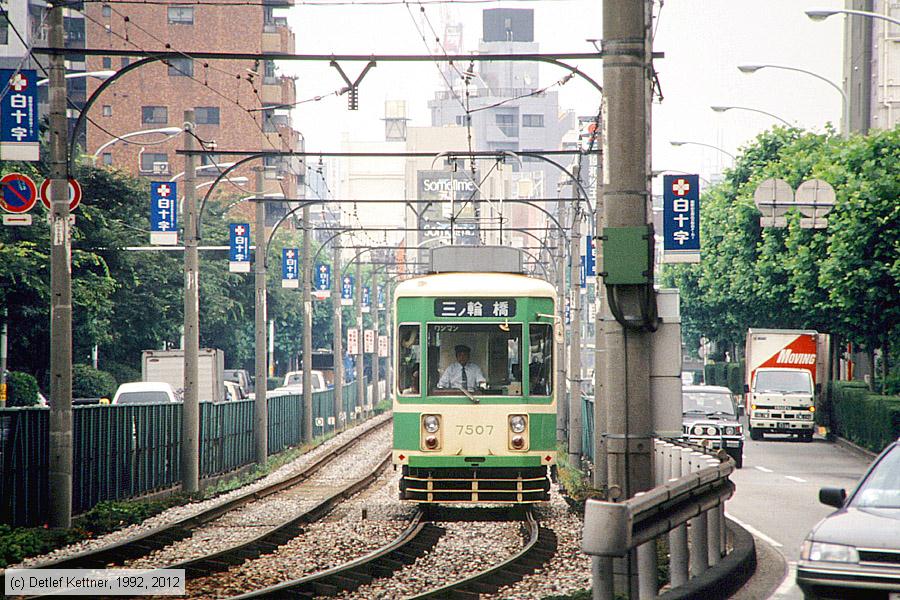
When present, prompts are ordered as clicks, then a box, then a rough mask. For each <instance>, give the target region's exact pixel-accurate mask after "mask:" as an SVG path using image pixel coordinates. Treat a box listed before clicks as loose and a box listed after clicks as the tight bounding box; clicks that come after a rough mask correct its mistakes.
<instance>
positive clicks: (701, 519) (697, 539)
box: [688, 452, 709, 577]
mask: <svg viewBox="0 0 900 600" xmlns="http://www.w3.org/2000/svg"><path fill="white" fill-rule="evenodd" d="M705 460H706V455H705V454H703V453H702V452H692V453H691V454H690V458H689V461H690V467H689V468H690V471H691V472H692V473H696V472H697V471H699V470H700V469H702V468H703V466H704V464H705ZM688 531H690V537H691V552H690V556H691V577H697V576H699V575H703V574H704V573H705V572H706V570H707V569H708V568H709V550H708V546H709V545H708V543H707V542H708V539H709V527H708V522H707V518H706V513H703V514H701V515H699V516H697V517H695V518H693V519H691V520H690V521H688Z"/></svg>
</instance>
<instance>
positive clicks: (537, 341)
mask: <svg viewBox="0 0 900 600" xmlns="http://www.w3.org/2000/svg"><path fill="white" fill-rule="evenodd" d="M529 338H530V339H529V357H530V358H529V364H528V383H529V394H530V395H532V396H549V395H550V393H551V391H552V390H553V327H552V326H550V325H546V324H542V323H532V324H531V325H530V326H529Z"/></svg>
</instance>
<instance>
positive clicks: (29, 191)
mask: <svg viewBox="0 0 900 600" xmlns="http://www.w3.org/2000/svg"><path fill="white" fill-rule="evenodd" d="M36 201H37V188H36V187H35V185H34V181H32V180H31V178H30V177H29V176H28V175H23V174H22V173H9V174H7V175H4V176H3V178H2V179H0V208H2V209H3V210H5V211H6V212H9V213H16V214H21V213H27V212H28V211H29V210H31V209H32V208H33V207H34V204H35V202H36Z"/></svg>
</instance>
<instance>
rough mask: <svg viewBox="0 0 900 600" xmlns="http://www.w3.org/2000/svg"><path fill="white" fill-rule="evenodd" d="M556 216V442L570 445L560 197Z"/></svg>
mask: <svg viewBox="0 0 900 600" xmlns="http://www.w3.org/2000/svg"><path fill="white" fill-rule="evenodd" d="M556 206H557V211H556V216H557V218H558V219H559V223H560V226H561V229H560V231H559V232H558V233H557V236H556V297H557V298H559V307H558V309H557V313H558V316H557V318H558V320H557V322H556V327H555V328H554V330H555V331H556V340H557V342H556V359H555V360H556V441H557V442H561V443H563V444H567V443H568V441H569V440H568V426H569V402H568V397H567V395H566V296H567V293H566V248H565V227H566V216H565V215H566V207H565V202H564V201H563V199H562V197H561V196H560V199H559V202H557V205H556Z"/></svg>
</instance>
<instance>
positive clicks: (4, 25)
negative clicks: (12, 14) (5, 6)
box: [0, 10, 9, 46]
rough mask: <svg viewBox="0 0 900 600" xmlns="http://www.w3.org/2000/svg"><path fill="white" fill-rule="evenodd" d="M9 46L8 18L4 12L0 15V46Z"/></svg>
mask: <svg viewBox="0 0 900 600" xmlns="http://www.w3.org/2000/svg"><path fill="white" fill-rule="evenodd" d="M7 44H9V16H8V13H7V12H6V11H5V10H4V11H3V14H2V15H0V46H6V45H7Z"/></svg>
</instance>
